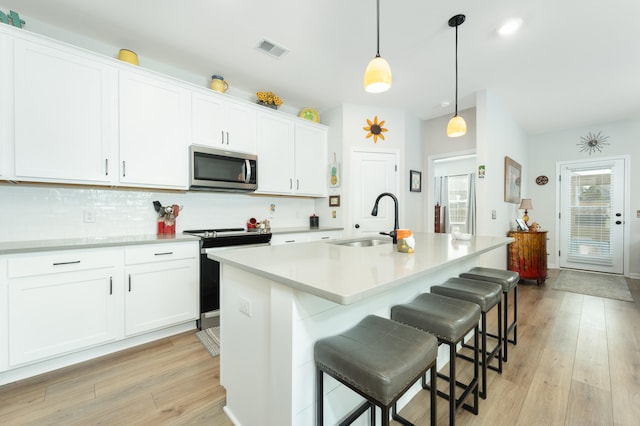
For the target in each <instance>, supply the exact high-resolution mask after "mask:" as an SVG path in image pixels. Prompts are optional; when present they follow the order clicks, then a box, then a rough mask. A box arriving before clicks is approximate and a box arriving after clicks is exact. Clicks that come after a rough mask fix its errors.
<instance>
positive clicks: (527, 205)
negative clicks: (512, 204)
mask: <svg viewBox="0 0 640 426" xmlns="http://www.w3.org/2000/svg"><path fill="white" fill-rule="evenodd" d="M519 209H520V210H524V216H522V220H523V221H524V223H525V224H526V225H527V226H528V225H529V224H528V223H527V222H529V212H528V210H533V205H532V204H531V198H523V199H522V201H520V207H519Z"/></svg>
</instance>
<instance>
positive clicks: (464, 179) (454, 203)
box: [448, 175, 469, 232]
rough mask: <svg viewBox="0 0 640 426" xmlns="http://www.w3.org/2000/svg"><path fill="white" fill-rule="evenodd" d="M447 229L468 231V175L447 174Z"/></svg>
mask: <svg viewBox="0 0 640 426" xmlns="http://www.w3.org/2000/svg"><path fill="white" fill-rule="evenodd" d="M448 192H449V193H448V198H449V203H448V204H449V208H448V213H449V229H450V230H451V231H457V232H469V229H468V228H469V224H468V222H467V221H468V217H469V175H458V176H449V191H448Z"/></svg>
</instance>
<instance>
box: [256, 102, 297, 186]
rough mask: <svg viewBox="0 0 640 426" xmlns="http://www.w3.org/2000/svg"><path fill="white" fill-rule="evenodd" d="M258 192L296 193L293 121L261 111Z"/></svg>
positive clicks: (258, 128) (258, 149)
mask: <svg viewBox="0 0 640 426" xmlns="http://www.w3.org/2000/svg"><path fill="white" fill-rule="evenodd" d="M257 134H258V144H257V151H258V191H256V192H258V193H266V194H292V193H293V188H294V176H293V172H294V171H293V158H294V151H293V144H294V126H293V121H292V120H290V119H287V118H283V117H278V116H277V115H275V114H268V113H264V112H259V113H258V127H257Z"/></svg>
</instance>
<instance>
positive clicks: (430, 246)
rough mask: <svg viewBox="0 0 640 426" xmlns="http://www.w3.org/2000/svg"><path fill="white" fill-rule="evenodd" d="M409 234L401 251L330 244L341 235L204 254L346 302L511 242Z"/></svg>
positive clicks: (508, 239)
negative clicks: (411, 243) (410, 241)
mask: <svg viewBox="0 0 640 426" xmlns="http://www.w3.org/2000/svg"><path fill="white" fill-rule="evenodd" d="M414 236H415V239H416V247H415V252H414V253H400V252H398V251H397V250H396V246H395V245H393V244H382V245H378V246H371V247H348V246H342V245H337V244H335V243H336V242H339V241H343V240H332V241H331V242H329V241H319V242H309V243H299V244H289V245H278V246H265V247H254V248H245V249H238V248H236V249H234V250H228V251H226V250H222V251H217V252H212V253H209V257H210V258H212V259H214V260H217V261H219V262H222V263H223V264H229V265H233V266H234V267H237V268H239V269H242V270H245V271H247V272H251V273H254V274H256V275H259V276H262V277H265V278H268V279H270V280H273V281H276V282H279V283H282V284H284V285H287V286H289V287H292V288H295V289H297V290H300V291H304V292H306V293H310V294H313V295H315V296H318V297H322V298H324V299H327V300H331V301H333V302H336V303H339V304H343V305H349V304H352V303H355V302H358V301H359V300H362V299H364V298H367V297H370V296H372V295H374V294H378V293H381V292H383V291H386V290H389V289H391V288H393V287H395V286H398V285H401V284H403V283H406V282H409V281H413V280H415V279H416V278H419V277H420V276H421V275H426V274H428V273H430V272H433V271H436V270H438V269H440V268H444V267H446V266H447V265H449V264H451V263H453V262H456V261H458V260H461V259H465V258H469V257H475V256H478V255H480V254H482V253H485V252H488V251H490V250H493V249H496V248H498V247H500V246H504V245H507V244H509V243H511V242H513V238H509V237H483V236H476V237H473V238H472V239H471V240H470V241H460V240H452V239H451V235H449V234H431V233H416V234H414ZM383 238H384V237H383ZM505 256H506V254H505Z"/></svg>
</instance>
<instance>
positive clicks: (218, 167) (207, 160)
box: [189, 145, 258, 192]
mask: <svg viewBox="0 0 640 426" xmlns="http://www.w3.org/2000/svg"><path fill="white" fill-rule="evenodd" d="M189 157H190V163H191V164H190V170H191V174H190V187H191V189H195V190H208V191H224V192H252V191H255V190H256V189H258V157H257V156H256V155H253V154H244V153H240V152H232V151H225V150H223V149H215V148H209V147H206V146H200V145H191V146H190V147H189Z"/></svg>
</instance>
